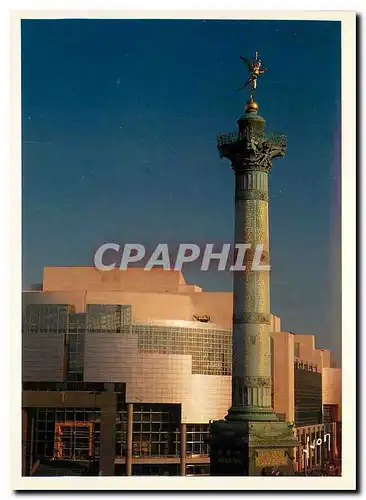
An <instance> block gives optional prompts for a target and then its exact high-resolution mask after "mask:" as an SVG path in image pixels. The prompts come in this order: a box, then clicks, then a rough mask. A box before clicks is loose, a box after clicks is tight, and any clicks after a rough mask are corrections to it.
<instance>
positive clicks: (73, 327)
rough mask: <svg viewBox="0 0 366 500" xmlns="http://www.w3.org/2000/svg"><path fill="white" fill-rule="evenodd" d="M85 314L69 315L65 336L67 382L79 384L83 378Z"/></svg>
mask: <svg viewBox="0 0 366 500" xmlns="http://www.w3.org/2000/svg"><path fill="white" fill-rule="evenodd" d="M85 328H86V314H83V313H81V314H71V315H70V322H69V334H68V336H67V380H70V381H76V382H81V381H82V380H83V377H84V336H85Z"/></svg>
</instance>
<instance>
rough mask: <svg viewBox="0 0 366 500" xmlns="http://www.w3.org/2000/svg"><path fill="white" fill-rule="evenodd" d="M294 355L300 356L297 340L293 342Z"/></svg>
mask: <svg viewBox="0 0 366 500" xmlns="http://www.w3.org/2000/svg"><path fill="white" fill-rule="evenodd" d="M294 356H295V358H299V357H300V343H299V342H294Z"/></svg>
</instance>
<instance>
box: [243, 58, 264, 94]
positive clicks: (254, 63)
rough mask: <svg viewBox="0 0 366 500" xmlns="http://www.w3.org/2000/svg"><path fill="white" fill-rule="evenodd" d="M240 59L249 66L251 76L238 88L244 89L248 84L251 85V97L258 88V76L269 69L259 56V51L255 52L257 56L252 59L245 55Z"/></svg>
mask: <svg viewBox="0 0 366 500" xmlns="http://www.w3.org/2000/svg"><path fill="white" fill-rule="evenodd" d="M240 59H241V60H242V61H244V62H245V64H246V65H247V66H248V69H249V72H250V77H249V78H248V80H247V81H246V82H245V83H243V85H241V86H240V87H239V88H238V90H242V89H243V88H245V87H248V85H251V88H250V97H251V98H253V93H254V91H255V90H256V88H257V81H258V77H259V76H261V75H262V74H263V73H265V72H266V71H267V69H266V68H263V67H262V61H261V60H260V59H259V58H258V52H256V53H255V57H254V59H252V60H250V59H248V58H247V57H243V56H240Z"/></svg>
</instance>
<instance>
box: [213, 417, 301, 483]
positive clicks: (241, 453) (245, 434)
mask: <svg viewBox="0 0 366 500" xmlns="http://www.w3.org/2000/svg"><path fill="white" fill-rule="evenodd" d="M298 444H299V443H298V441H297V440H296V439H295V437H294V435H293V431H292V428H291V427H289V425H288V424H287V423H286V422H279V421H277V422H276V421H268V422H263V421H261V422H258V421H237V422H234V421H229V422H228V421H226V420H218V421H216V422H212V423H211V438H210V448H211V452H210V463H211V465H210V470H211V473H210V475H211V476H262V475H285V476H292V475H294V465H295V457H294V454H295V450H294V448H295V447H296V446H297V445H298Z"/></svg>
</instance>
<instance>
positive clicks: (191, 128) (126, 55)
mask: <svg viewBox="0 0 366 500" xmlns="http://www.w3.org/2000/svg"><path fill="white" fill-rule="evenodd" d="M21 36H22V156H23V161H22V163H23V165H22V182H23V198H22V212H23V222H22V224H23V229H22V231H23V243H22V244H23V285H24V287H27V286H29V285H30V284H31V283H40V282H41V281H42V268H43V267H44V266H50V265H54V266H76V265H81V266H83V265H92V263H93V255H94V252H95V250H96V248H98V247H99V246H100V245H101V244H103V243H104V242H107V241H114V242H117V243H119V244H121V245H123V244H124V243H142V244H146V245H150V248H152V249H153V248H154V246H155V245H156V244H157V243H168V244H169V243H173V242H174V243H176V242H181V241H182V242H196V243H199V244H203V243H206V242H208V243H218V244H221V243H223V242H227V243H230V242H231V241H232V238H233V233H234V202H233V197H234V175H233V172H232V170H231V168H230V163H229V161H228V160H224V159H223V160H220V158H219V155H218V152H217V149H216V136H217V135H218V134H219V133H221V132H234V131H235V130H236V120H237V119H238V118H239V117H240V116H241V115H242V114H243V108H244V104H245V102H246V100H247V92H246V91H241V92H237V91H236V89H237V88H238V87H239V86H240V84H242V83H243V82H244V81H245V80H246V79H247V76H248V75H247V70H246V68H245V65H244V64H243V62H242V61H241V60H240V58H239V56H240V55H243V56H252V55H253V54H254V52H255V51H256V50H258V51H259V53H260V55H261V58H262V60H263V65H264V67H267V68H268V72H267V73H266V74H265V75H264V76H263V77H262V78H261V80H260V82H259V85H258V91H257V100H258V102H259V105H260V114H261V115H262V116H263V117H264V118H265V119H266V121H267V131H268V132H271V131H278V132H283V133H285V134H286V135H287V137H288V150H287V155H286V157H285V158H283V159H277V160H275V161H274V163H273V169H272V172H271V177H270V235H271V264H272V273H271V310H272V312H273V313H275V314H277V315H278V316H280V317H281V319H282V326H283V330H285V331H286V330H287V331H293V332H298V333H313V334H316V335H317V345H318V347H329V348H332V349H333V351H334V352H335V355H336V356H335V357H336V359H338V360H339V357H340V306H341V303H340V291H341V287H340V123H341V119H340V87H341V84H340V76H341V63H340V56H341V40H340V38H341V27H340V23H339V22H315V21H314V22H310V21H298V22H295V21H246V22H244V21H243V22H239V21H169V20H162V21H160V20H138V21H128V20H126V21H121V20H49V21H48V20H42V21H37V20H25V21H22V29H21ZM183 271H184V274H185V278H186V281H187V282H188V283H195V284H198V285H200V286H202V287H203V288H204V289H206V290H211V291H214V290H217V291H220V290H227V291H229V290H231V288H232V276H231V275H230V274H229V273H223V272H214V271H211V272H201V271H199V270H197V266H190V267H189V265H188V266H187V267H186V268H183Z"/></svg>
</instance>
